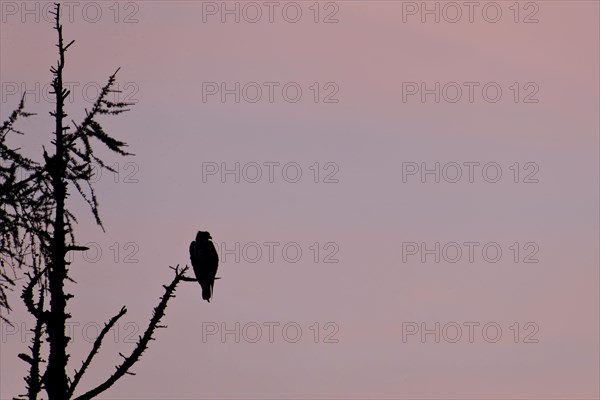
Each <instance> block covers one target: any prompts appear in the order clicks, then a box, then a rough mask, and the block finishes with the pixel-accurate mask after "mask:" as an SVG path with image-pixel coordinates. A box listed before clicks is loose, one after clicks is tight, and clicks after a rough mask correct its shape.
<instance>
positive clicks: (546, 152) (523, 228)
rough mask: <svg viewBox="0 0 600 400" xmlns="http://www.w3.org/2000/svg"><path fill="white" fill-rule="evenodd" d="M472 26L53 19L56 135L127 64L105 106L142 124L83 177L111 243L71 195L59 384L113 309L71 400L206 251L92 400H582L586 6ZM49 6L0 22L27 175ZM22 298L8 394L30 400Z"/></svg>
mask: <svg viewBox="0 0 600 400" xmlns="http://www.w3.org/2000/svg"><path fill="white" fill-rule="evenodd" d="M67 3H69V2H67ZM267 3H268V2H267ZM464 3H465V2H462V1H459V2H450V3H449V2H443V1H442V2H436V1H427V2H420V1H419V2H407V1H404V2H403V1H351V0H350V1H337V2H325V1H321V2H315V1H296V2H278V1H275V2H272V3H269V4H266V5H265V2H263V1H258V2H244V1H239V2H236V1H226V2H222V1H218V2H202V1H131V2H128V1H121V2H113V1H106V2H105V1H98V2H95V3H94V2H91V3H90V2H77V1H75V2H70V4H71V5H70V6H69V7H70V8H65V9H64V10H69V11H70V13H67V12H66V11H65V14H64V19H63V25H64V34H65V40H66V41H67V42H68V41H70V40H72V39H75V44H74V45H73V46H72V47H71V48H69V51H68V52H67V59H66V68H65V80H66V81H67V82H69V83H70V85H71V87H72V89H73V90H72V97H71V98H70V99H69V102H68V104H67V112H68V113H69V118H68V120H70V119H74V120H75V121H76V122H77V121H80V120H81V118H82V116H83V113H84V109H85V108H89V107H90V105H91V102H92V101H93V100H94V98H95V91H96V90H97V88H98V87H99V86H101V85H104V84H105V83H106V80H107V78H108V76H109V75H110V74H111V73H113V72H114V71H115V70H116V69H117V68H119V67H120V68H121V69H120V71H119V73H118V75H117V81H118V84H119V87H120V88H121V89H122V93H120V94H118V95H116V96H118V97H116V98H115V99H118V100H126V101H133V102H135V103H136V104H135V106H133V107H132V108H131V111H130V112H128V113H126V114H124V115H122V116H119V117H117V118H106V119H104V120H103V121H104V123H103V125H104V127H105V128H106V130H107V131H109V132H110V133H111V134H112V135H114V136H115V137H117V138H119V139H122V140H124V141H126V142H127V143H128V144H129V150H130V152H132V153H134V154H135V156H130V157H126V158H117V157H113V156H111V158H110V160H111V161H112V162H113V163H118V164H116V168H117V169H118V170H119V174H118V175H115V174H113V173H111V172H109V171H103V172H102V174H101V175H99V176H98V182H97V184H96V189H97V195H98V197H99V202H100V212H101V216H102V219H103V222H104V225H105V227H106V232H103V231H102V229H101V228H99V227H97V226H96V225H95V224H94V221H93V217H92V214H91V213H90V211H89V209H88V208H87V206H86V204H85V203H84V202H83V201H82V200H81V199H80V198H79V197H77V196H76V195H75V194H73V195H72V196H71V198H70V199H69V201H70V205H71V206H72V208H73V210H75V213H76V215H77V216H78V219H79V225H78V226H77V231H76V236H77V238H78V240H79V242H80V243H81V244H86V243H88V244H89V243H92V245H91V246H92V249H93V250H90V252H88V253H87V254H86V255H85V258H84V257H83V256H82V255H81V254H77V255H75V259H74V260H73V263H72V265H71V267H70V272H71V276H72V277H73V279H74V280H75V281H76V282H77V284H72V283H70V284H69V287H68V290H69V291H70V293H73V294H74V295H75V298H74V299H73V300H71V301H70V303H69V307H70V310H71V312H72V316H73V318H72V319H71V322H72V323H73V325H72V327H73V335H72V347H71V353H70V354H71V359H70V362H71V364H70V365H69V368H68V370H69V372H72V371H73V370H74V369H75V368H78V367H79V366H80V363H81V360H82V359H83V358H85V356H86V355H87V353H88V351H89V349H90V348H91V346H92V343H91V342H92V341H93V339H94V338H95V335H97V328H98V327H99V326H103V324H104V323H105V322H106V321H108V319H110V318H111V317H112V316H113V315H115V314H116V313H117V312H118V311H119V309H120V308H121V306H123V305H126V306H127V307H128V313H127V315H125V316H124V317H123V319H122V320H121V322H120V324H119V326H118V327H117V328H116V329H115V331H114V332H113V335H112V336H111V337H110V338H109V339H110V340H108V341H107V342H106V344H105V345H104V346H103V347H102V350H103V351H102V352H101V354H100V355H99V357H98V360H97V362H96V364H95V365H93V366H92V367H91V370H90V373H89V374H88V376H86V378H85V379H84V380H83V381H82V382H81V384H80V387H79V388H80V390H86V389H90V388H92V387H94V386H95V385H97V384H98V383H100V382H102V381H103V380H104V379H105V378H106V377H107V376H108V375H109V374H110V373H111V372H112V371H113V370H114V366H115V365H117V364H118V363H119V362H120V361H121V358H120V357H119V355H118V353H119V352H122V353H124V354H127V353H128V352H129V351H131V349H132V348H133V345H134V343H132V341H134V340H135V339H136V338H137V336H138V335H139V334H141V333H142V332H143V330H144V329H145V326H146V324H147V321H148V318H149V317H150V315H151V310H152V308H153V307H154V306H156V304H157V303H158V300H159V296H161V295H162V292H163V288H162V286H161V285H163V284H166V283H168V282H169V281H170V279H171V278H172V271H171V270H170V269H169V266H175V265H177V264H179V265H185V264H190V262H189V254H188V246H189V243H190V241H191V240H193V239H194V237H195V234H196V232H197V231H198V230H206V231H209V232H210V233H211V234H212V237H213V240H214V242H215V244H216V245H217V246H218V248H219V252H220V256H221V264H220V266H219V272H218V276H220V277H221V278H222V279H221V280H219V281H217V282H216V284H215V293H214V298H213V300H212V301H211V303H210V304H209V303H207V302H205V301H203V300H202V297H201V289H200V287H199V286H198V285H197V284H195V283H185V284H183V285H182V286H181V287H179V289H178V291H177V297H176V298H175V299H173V300H172V301H171V304H170V306H169V307H168V308H167V316H166V318H165V323H166V324H167V325H168V329H162V330H159V331H158V332H157V334H156V338H157V340H156V341H155V342H152V343H151V346H150V348H149V350H148V351H147V352H145V353H144V355H143V357H142V359H141V361H140V362H139V363H138V364H137V365H136V366H135V367H134V368H133V372H135V373H136V374H137V375H136V376H127V377H125V378H124V379H123V380H121V381H119V382H118V383H117V384H116V385H115V386H114V387H113V388H112V389H110V390H109V391H107V392H105V393H104V394H103V395H102V396H101V398H103V399H142V398H143V399H174V398H177V399H204V398H207V399H208V398H211V399H263V398H273V399H276V398H320V399H323V398H339V399H342V398H343V399H359V398H385V399H449V398H457V399H458V398H460V399H484V398H486V399H492V398H493V399H498V398H507V399H528V398H531V399H533V398H536V399H538V398H549V399H565V398H577V399H594V398H598V397H599V396H600V388H599V381H598V376H599V374H600V365H599V362H600V361H599V352H600V348H599V341H598V338H599V335H600V329H599V314H600V310H599V284H600V281H599V279H600V277H599V263H600V260H599V240H600V238H599V224H600V222H599V202H600V198H599V162H598V160H599V129H600V127H599V110H600V87H599V85H600V81H599V72H598V71H599V69H600V64H599V49H600V43H599V40H600V39H599V37H600V32H599V15H600V14H599V13H600V6H599V3H598V2H597V1H571V0H569V1H535V2H518V3H517V2H515V1H497V2H487V1H482V2H475V3H477V4H475V5H473V6H472V8H470V6H467V5H465V4H464ZM46 4H47V3H45V2H35V1H33V2H27V4H25V3H23V2H20V1H1V2H0V7H1V16H0V17H1V20H0V22H1V24H0V46H1V50H0V82H1V85H2V86H1V97H2V98H1V103H0V104H1V111H0V120H1V121H4V120H5V119H6V118H7V116H8V115H9V114H10V112H11V111H12V110H13V109H14V108H15V107H16V106H17V104H18V102H19V100H20V98H21V96H22V95H23V92H24V91H27V93H26V109H27V111H30V112H35V113H37V115H36V116H33V117H31V118H28V119H27V120H25V121H23V122H21V124H20V125H19V128H21V130H23V131H25V132H26V133H27V134H26V135H25V136H23V137H18V138H16V140H14V141H13V144H14V145H15V147H21V148H22V149H23V151H25V152H26V153H27V154H30V155H31V156H32V157H35V158H36V159H38V160H41V154H42V145H45V146H46V148H49V143H50V138H51V133H52V130H53V125H52V123H53V120H52V117H51V116H50V115H49V114H48V111H50V110H51V109H52V98H50V95H48V93H46V92H45V90H44V88H46V89H47V84H48V83H49V82H50V81H51V74H50V72H49V68H50V67H51V66H52V65H55V64H56V57H57V55H56V47H55V46H54V45H55V43H56V35H55V31H54V30H53V29H52V24H51V16H49V15H46V14H45V12H46V11H47V10H49V8H48V6H46ZM26 7H27V8H26ZM65 7H67V6H65ZM432 10H433V11H432ZM436 10H437V11H436ZM430 12H431V13H430ZM236 13H237V15H236ZM436 13H437V15H436ZM236 18H238V19H239V22H237V21H236ZM436 18H438V19H439V22H437V21H436ZM253 21H254V22H253ZM294 21H295V22H294ZM236 83H239V85H238V86H236ZM436 84H437V85H436ZM236 100H238V101H236ZM436 100H439V101H437V102H436ZM436 163H437V164H436ZM436 165H437V166H436ZM436 168H437V169H436ZM436 171H437V172H436ZM299 174H300V175H299ZM436 174H437V176H436ZM457 174H460V175H457ZM498 174H501V175H498ZM436 179H437V180H438V181H439V182H436ZM474 242H475V243H476V244H473V243H474ZM436 243H439V245H436ZM484 249H485V250H484ZM458 251H460V253H458ZM498 251H501V253H497V252H498ZM470 256H472V257H471V259H470ZM436 258H438V260H436ZM436 261H439V262H436ZM22 282H23V280H22V281H19V285H21V284H22ZM19 294H20V287H19V288H17V289H16V290H15V291H14V292H12V293H11V304H12V306H13V309H14V310H13V312H12V313H11V314H10V315H9V318H10V319H11V320H12V321H14V323H15V327H10V326H8V325H6V324H5V323H1V324H0V328H1V329H0V336H1V337H0V339H1V340H0V398H1V399H9V398H12V397H13V396H16V395H18V394H22V393H24V392H25V389H24V387H25V384H24V382H23V380H22V377H23V376H24V375H25V371H26V369H25V367H26V364H25V363H24V362H22V361H21V360H19V359H18V358H17V354H18V353H19V352H23V351H25V350H26V346H28V344H29V341H28V339H29V338H30V336H29V334H28V333H27V330H28V329H31V328H32V327H33V326H34V325H33V324H34V322H33V320H32V319H31V318H30V315H29V314H28V313H27V312H26V311H25V309H24V307H23V305H22V303H21V299H20V298H19ZM236 324H239V325H236ZM436 324H437V325H436ZM236 326H237V327H239V328H236ZM484 326H485V329H484ZM257 327H258V328H257ZM284 327H286V328H285V329H284ZM436 327H438V328H437V329H436ZM298 328H300V329H301V332H300V331H298ZM498 328H500V329H501V331H498ZM223 329H226V330H227V331H226V332H223ZM423 329H426V330H427V331H426V332H423ZM270 330H272V331H270ZM470 330H472V331H470ZM258 332H260V333H261V334H262V335H261V336H260V337H258V336H257V333H258ZM427 332H429V333H427ZM223 333H225V334H224V335H222V334H223ZM271 333H272V338H271V339H272V340H270V338H269V336H270V334H271ZM423 333H425V334H424V335H422V334H423ZM457 333H460V334H461V335H460V337H459V336H457ZM471 333H472V338H470V336H471V335H470V334H471ZM236 334H237V336H239V337H238V339H239V342H236ZM436 335H437V336H439V337H438V339H439V343H436ZM470 339H472V340H470ZM315 342H317V343H315Z"/></svg>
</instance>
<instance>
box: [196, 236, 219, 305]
mask: <svg viewBox="0 0 600 400" xmlns="http://www.w3.org/2000/svg"><path fill="white" fill-rule="evenodd" d="M211 239H212V237H211V236H210V233H208V232H203V231H198V233H197V234H196V240H195V241H193V242H192V243H190V259H191V261H192V267H194V274H195V275H196V279H198V282H199V283H200V286H202V298H203V299H204V300H206V301H208V302H209V303H210V298H211V297H212V294H213V286H214V284H215V279H219V278H216V277H215V275H216V274H217V269H218V268H219V255H218V254H217V250H216V249H215V245H214V244H213V242H212V241H211Z"/></svg>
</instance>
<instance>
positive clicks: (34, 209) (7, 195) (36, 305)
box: [0, 4, 194, 400]
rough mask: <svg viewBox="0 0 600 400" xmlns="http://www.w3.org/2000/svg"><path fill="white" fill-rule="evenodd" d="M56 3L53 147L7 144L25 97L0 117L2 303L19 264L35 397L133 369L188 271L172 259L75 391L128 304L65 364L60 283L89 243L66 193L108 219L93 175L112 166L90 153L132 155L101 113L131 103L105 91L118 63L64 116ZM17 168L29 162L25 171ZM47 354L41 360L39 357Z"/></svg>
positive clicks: (68, 393) (67, 394) (65, 392)
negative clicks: (121, 341)
mask: <svg viewBox="0 0 600 400" xmlns="http://www.w3.org/2000/svg"><path fill="white" fill-rule="evenodd" d="M60 11H61V8H60V4H56V5H55V10H54V13H53V15H54V19H55V26H54V29H55V30H56V32H57V34H58V43H57V47H58V62H57V64H56V66H54V67H52V68H51V69H50V71H51V72H52V75H53V80H52V89H53V93H54V94H55V98H56V100H55V108H54V110H53V111H51V112H50V114H51V115H52V116H53V118H54V121H55V126H54V132H53V133H52V141H51V144H52V146H51V149H50V150H51V153H52V154H49V153H48V152H47V151H46V149H45V148H44V149H43V154H42V155H43V160H40V161H39V162H37V161H35V160H33V159H31V158H28V157H26V156H25V155H23V154H21V152H20V149H19V148H10V147H9V145H8V144H7V138H8V137H9V136H11V135H22V134H23V132H20V131H19V130H17V129H16V128H15V125H16V123H17V122H18V120H19V119H21V118H26V117H30V116H31V115H32V114H29V113H26V112H25V111H24V107H25V99H24V98H22V99H21V102H20V104H19V105H18V107H17V109H16V110H15V111H14V112H13V113H12V114H11V115H10V117H9V118H8V120H7V121H6V122H4V123H3V124H2V125H1V126H0V156H1V157H2V166H0V245H1V247H0V312H1V311H2V310H4V311H5V312H9V311H10V305H9V302H8V295H7V292H8V291H9V290H10V289H11V288H12V287H13V286H14V285H15V279H14V277H15V276H16V275H17V274H18V273H19V271H21V272H22V273H23V274H24V276H25V277H26V278H27V283H26V284H25V285H24V287H23V290H22V294H21V298H22V300H23V301H24V303H25V305H26V307H27V310H28V311H29V313H30V314H31V315H32V316H33V318H34V319H35V321H36V323H35V327H34V328H33V329H32V331H33V337H32V339H31V346H29V353H28V354H26V353H21V354H19V358H20V359H21V360H23V361H24V362H26V363H28V364H29V373H28V376H27V377H25V381H26V383H27V394H26V395H23V397H24V398H28V399H30V400H32V399H37V398H38V396H39V395H40V393H41V392H42V390H45V391H46V393H47V396H48V399H50V400H65V399H72V398H74V399H77V400H87V399H92V398H94V397H96V396H98V395H99V394H100V393H102V392H104V391H105V390H107V389H108V388H110V387H111V386H112V385H113V384H114V383H115V382H117V381H118V380H119V379H121V378H122V377H123V376H125V375H126V374H133V373H132V372H131V367H132V366H133V365H134V364H135V363H136V362H138V360H139V359H140V357H141V355H142V354H143V352H144V351H145V350H146V349H147V347H148V344H149V342H150V340H153V335H154V333H155V331H156V329H158V328H163V327H164V325H161V319H162V317H163V316H164V314H165V310H166V308H167V304H168V302H169V300H170V299H171V298H173V297H174V293H175V290H176V288H177V285H178V284H179V283H180V282H181V281H188V280H189V281H194V279H193V278H188V277H186V276H185V273H186V271H187V266H186V267H183V268H179V266H177V267H175V268H172V269H173V270H174V278H173V280H172V281H171V282H170V284H168V285H164V286H163V287H164V290H165V292H164V294H163V296H162V297H161V299H160V301H159V303H158V305H157V306H156V307H155V308H154V310H153V314H152V317H151V319H150V321H149V323H148V326H147V328H146V330H145V332H144V333H143V335H142V336H140V337H139V338H138V341H137V342H136V344H135V347H134V348H133V349H132V351H131V353H130V354H129V355H128V356H125V355H122V354H120V356H121V357H122V358H123V360H122V362H121V363H120V364H119V365H117V366H116V369H115V372H114V373H113V374H112V375H110V376H108V377H106V379H105V380H104V381H102V382H99V383H98V384H97V386H95V387H93V388H90V389H87V390H85V391H82V392H81V394H79V395H76V391H77V389H78V385H79V383H80V381H81V378H82V377H83V375H84V374H85V373H86V372H87V371H88V368H89V367H90V365H91V363H92V361H93V359H94V356H95V355H96V354H97V353H98V351H99V350H100V347H101V345H102V341H103V339H104V337H105V335H106V334H107V332H108V331H109V330H110V329H111V328H112V327H113V326H114V325H115V323H116V322H117V321H118V320H119V319H120V318H121V317H122V316H123V315H125V313H126V312H127V309H126V308H125V307H123V308H121V310H120V311H119V312H118V313H117V314H116V315H115V316H114V317H113V318H111V319H110V320H109V321H108V322H107V323H106V324H105V326H104V329H103V330H102V331H101V332H100V334H99V336H98V338H97V339H96V340H95V342H94V343H93V345H92V348H91V350H90V352H89V355H88V356H87V357H86V358H85V359H84V360H83V361H82V364H81V366H80V367H79V369H78V370H76V371H74V373H73V375H72V376H70V375H69V373H68V371H67V364H68V361H69V353H68V347H69V341H70V337H69V336H68V334H67V331H66V324H67V320H68V319H69V318H70V317H71V316H70V314H69V312H68V310H67V303H68V301H69V300H70V299H71V298H73V295H72V294H70V293H67V291H66V288H65V283H66V282H67V281H72V280H71V279H70V277H69V268H68V267H69V264H70V262H69V261H68V260H67V255H68V253H69V252H74V251H85V250H87V248H86V247H82V246H77V245H76V241H75V232H74V223H75V222H76V218H75V215H74V214H73V213H71V211H70V210H69V208H68V207H67V205H66V204H65V200H66V198H67V196H68V195H69V193H70V191H76V192H78V193H79V194H80V195H81V196H82V197H83V199H84V200H85V201H86V202H87V204H88V205H89V207H90V209H91V212H92V214H93V216H94V218H95V221H96V223H97V225H98V226H100V227H101V228H102V229H104V227H103V225H102V221H101V219H100V213H99V210H98V200H97V197H96V193H95V191H94V187H93V184H92V183H93V177H94V175H93V167H94V166H100V167H101V168H105V169H108V170H110V171H113V170H112V169H111V167H110V166H108V165H107V164H106V163H105V162H104V160H103V159H102V158H100V157H98V156H97V155H96V153H95V150H96V149H97V147H98V146H101V147H102V146H103V147H105V148H106V149H108V150H109V152H112V153H116V155H119V156H128V155H130V153H128V152H127V151H126V147H127V144H126V143H125V142H122V141H120V140H118V139H116V138H114V137H113V136H111V135H109V134H108V133H107V132H105V131H104V129H103V128H102V125H101V124H100V123H99V119H100V117H102V116H104V117H109V116H116V115H119V114H121V113H123V112H126V111H128V107H130V106H131V105H132V104H129V103H126V102H112V101H110V100H108V97H109V94H110V93H112V92H115V91H116V90H114V89H113V88H114V86H115V79H116V74H117V72H118V70H117V71H116V72H115V73H114V74H112V75H111V76H110V77H109V78H108V82H107V83H106V85H104V87H103V88H102V90H101V91H100V93H99V96H98V98H97V99H96V101H95V103H94V104H93V106H92V107H91V109H89V110H86V113H85V117H84V119H83V121H82V122H80V123H76V122H74V121H71V123H70V124H69V123H67V122H66V121H65V119H66V118H67V113H66V111H65V99H66V98H67V97H68V96H69V91H68V90H67V89H65V86H64V84H63V82H64V81H63V72H64V67H65V54H66V52H67V50H68V49H69V48H70V47H71V45H72V44H73V43H74V41H71V42H69V43H68V44H66V45H65V43H64V41H63V30H62V25H61V23H60ZM18 171H21V172H23V171H25V172H26V174H23V173H19V172H18ZM113 172H114V171H113ZM25 176H26V177H25ZM0 318H2V319H3V320H4V321H6V322H8V323H9V321H8V319H7V318H6V317H5V316H3V315H0ZM46 354H47V360H46V359H44V357H45V355H46Z"/></svg>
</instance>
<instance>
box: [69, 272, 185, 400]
mask: <svg viewBox="0 0 600 400" xmlns="http://www.w3.org/2000/svg"><path fill="white" fill-rule="evenodd" d="M187 269H188V267H184V268H182V269H179V266H177V267H175V268H174V270H175V277H174V278H173V281H172V282H171V283H170V284H169V285H168V286H167V285H163V287H164V288H165V293H164V294H163V296H162V297H161V300H160V303H159V304H158V305H157V306H156V307H155V308H154V311H153V313H152V318H151V319H150V323H149V324H148V327H147V328H146V331H145V332H144V334H143V335H142V336H140V337H139V338H138V341H137V342H136V346H135V349H134V350H133V351H132V352H131V354H130V355H129V356H127V357H126V356H124V355H122V354H119V355H120V356H121V357H123V362H122V363H121V364H120V365H118V366H117V367H116V371H115V372H114V374H112V375H111V376H110V377H108V379H106V381H104V382H103V383H101V384H100V385H98V386H96V387H95V388H94V389H92V390H90V391H88V392H86V393H84V394H82V395H81V396H78V397H76V398H75V400H89V399H93V398H94V397H96V396H98V395H99V394H100V393H102V392H104V391H105V390H107V389H108V388H110V387H111V386H112V385H113V384H114V383H115V382H117V381H118V380H119V379H121V378H122V377H123V376H124V375H125V374H129V375H135V374H134V373H132V372H129V370H130V369H131V367H132V366H133V365H134V364H135V363H136V362H138V361H139V359H140V357H141V356H142V354H143V353H144V351H146V349H147V348H148V344H149V343H150V341H151V340H154V337H153V335H154V332H155V331H156V329H160V328H166V326H165V325H160V321H161V319H162V317H163V316H164V315H165V311H166V309H167V304H168V302H169V300H170V299H171V298H172V297H175V289H176V288H177V285H178V284H179V283H180V282H181V281H182V280H184V277H185V276H184V275H185V273H186V272H187Z"/></svg>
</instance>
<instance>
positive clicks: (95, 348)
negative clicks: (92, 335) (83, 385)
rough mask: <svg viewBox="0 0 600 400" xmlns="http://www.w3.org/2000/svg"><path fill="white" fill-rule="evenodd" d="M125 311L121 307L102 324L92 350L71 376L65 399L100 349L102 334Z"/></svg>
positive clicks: (104, 334)
mask: <svg viewBox="0 0 600 400" xmlns="http://www.w3.org/2000/svg"><path fill="white" fill-rule="evenodd" d="M125 313H127V308H125V307H122V308H121V311H119V313H118V314H117V315H115V316H114V317H112V318H111V319H110V321H108V322H107V323H106V324H104V328H103V329H102V332H100V335H98V337H97V338H96V340H95V341H94V345H93V346H92V350H91V351H90V354H88V356H87V358H86V359H85V361H84V362H83V363H82V365H81V368H80V369H79V371H76V372H75V376H74V377H73V383H71V386H70V387H69V391H68V392H67V399H70V398H71V397H72V396H73V393H74V392H75V388H76V387H77V384H79V381H80V380H81V377H82V376H83V375H84V374H85V371H86V370H87V368H88V367H89V365H90V363H91V362H92V359H93V358H94V356H95V355H96V353H98V350H100V346H102V341H103V340H104V336H106V334H107V333H108V331H110V329H111V328H112V327H113V326H114V325H115V324H116V323H117V321H118V320H119V318H121V317H122V316H123V315H125Z"/></svg>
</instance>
